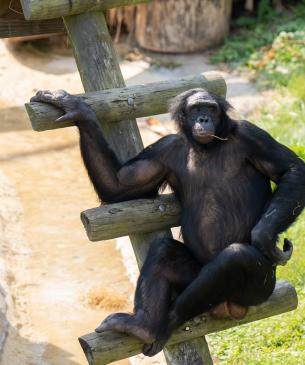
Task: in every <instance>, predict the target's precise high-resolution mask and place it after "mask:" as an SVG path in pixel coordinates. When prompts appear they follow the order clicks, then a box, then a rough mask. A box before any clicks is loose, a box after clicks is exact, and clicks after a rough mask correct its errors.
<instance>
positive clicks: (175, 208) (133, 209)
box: [81, 194, 181, 242]
mask: <svg viewBox="0 0 305 365" xmlns="http://www.w3.org/2000/svg"><path fill="white" fill-rule="evenodd" d="M180 214H181V207H180V204H179V202H178V201H177V200H176V199H175V197H174V195H173V194H164V195H161V196H160V197H158V198H156V199H138V200H133V201H128V202H123V203H116V204H109V205H102V206H101V207H99V208H93V209H88V210H86V211H84V212H82V213H81V220H82V222H83V224H84V227H85V229H86V232H87V235H88V238H89V240H90V241H94V242H96V241H103V240H109V239H113V238H118V237H123V236H127V235H129V234H136V233H143V232H154V231H157V230H160V229H169V228H171V227H178V226H180Z"/></svg>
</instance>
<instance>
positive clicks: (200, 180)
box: [178, 144, 249, 188]
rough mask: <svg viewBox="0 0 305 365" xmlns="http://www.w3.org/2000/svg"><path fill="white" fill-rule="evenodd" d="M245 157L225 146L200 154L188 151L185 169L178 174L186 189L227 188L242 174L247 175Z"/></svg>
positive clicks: (247, 165) (232, 148)
mask: <svg viewBox="0 0 305 365" xmlns="http://www.w3.org/2000/svg"><path fill="white" fill-rule="evenodd" d="M248 170H249V164H248V163H247V161H246V157H245V156H244V154H243V153H242V152H240V151H238V150H237V149H236V148H234V146H231V145H229V144H228V145H226V146H223V147H222V148H219V149H215V150H212V151H209V150H208V151H202V152H201V153H198V152H195V151H194V150H190V151H189V153H188V155H187V156H186V159H185V169H183V168H180V171H179V172H178V174H179V177H180V179H181V181H182V184H183V185H186V187H187V188H188V187H195V188H200V187H206V188H213V187H216V186H227V184H230V183H234V181H235V180H236V179H238V178H240V176H241V175H243V174H248Z"/></svg>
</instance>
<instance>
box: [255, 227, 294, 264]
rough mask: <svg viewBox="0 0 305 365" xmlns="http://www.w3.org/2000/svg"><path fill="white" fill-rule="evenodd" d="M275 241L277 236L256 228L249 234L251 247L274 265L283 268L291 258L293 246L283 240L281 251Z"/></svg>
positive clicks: (286, 240)
mask: <svg viewBox="0 0 305 365" xmlns="http://www.w3.org/2000/svg"><path fill="white" fill-rule="evenodd" d="M277 239H278V235H272V234H270V233H269V232H267V233H264V232H263V231H262V230H260V229H258V228H254V229H253V230H252V232H251V243H252V245H253V246H255V247H256V248H257V249H258V250H259V251H261V252H262V254H264V255H265V256H266V257H268V258H269V259H270V260H271V261H272V263H273V264H274V265H282V266H284V265H286V264H287V262H288V261H289V260H290V258H291V256H292V252H293V244H292V243H291V242H290V241H289V240H288V239H287V238H285V240H284V246H283V250H281V249H279V248H278V247H277V245H276V243H277Z"/></svg>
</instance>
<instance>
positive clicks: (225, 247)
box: [63, 89, 305, 356]
mask: <svg viewBox="0 0 305 365" xmlns="http://www.w3.org/2000/svg"><path fill="white" fill-rule="evenodd" d="M196 93H206V91H205V90H202V89H195V90H190V91H188V92H185V93H183V94H181V95H179V96H178V97H176V98H175V99H174V100H173V102H172V103H171V107H170V109H171V113H172V116H173V118H174V119H175V120H176V122H177V126H178V128H179V133H178V134H173V135H169V136H167V137H164V138H162V139H161V140H159V141H158V142H156V143H154V144H153V145H151V146H149V147H148V148H146V149H145V150H144V151H143V152H141V153H140V154H139V155H138V156H137V157H136V158H134V159H133V160H131V161H129V162H128V163H127V164H125V165H121V164H120V163H119V161H118V160H117V159H116V157H115V156H114V154H113V152H112V151H111V149H110V148H109V146H108V144H107V142H106V141H105V139H104V137H103V133H102V131H101V129H100V127H99V125H98V122H97V120H96V118H94V117H92V111H91V110H89V108H88V107H86V106H84V104H83V102H82V101H81V99H79V110H82V113H80V112H79V113H77V115H83V117H82V118H80V120H79V122H78V127H79V130H80V136H81V149H82V155H83V158H84V162H85V165H86V166H87V169H88V172H89V176H90V178H91V180H92V182H93V185H94V187H95V189H96V191H97V193H98V194H99V197H100V198H101V199H102V200H104V201H107V202H109V203H111V202H116V201H120V200H129V199H135V198H143V197H148V196H155V195H156V194H157V191H158V189H159V188H160V186H161V185H162V184H164V183H167V184H169V185H170V186H171V188H172V189H173V191H174V193H175V194H176V196H177V197H178V199H179V200H180V202H181V205H182V219H181V229H182V236H183V240H184V243H183V244H182V243H180V242H178V241H174V240H172V239H169V238H166V239H165V238H164V239H159V240H156V241H155V242H153V243H152V244H151V247H150V251H149V253H148V256H147V259H146V261H145V264H144V266H143V268H142V270H141V275H140V278H139V281H138V285H137V290H136V295H135V311H134V314H133V315H127V314H117V315H112V316H111V317H108V318H107V319H106V320H105V321H103V323H102V325H101V326H100V327H99V328H98V329H97V331H98V332H102V331H105V330H109V329H111V330H115V331H120V332H126V333H129V334H132V335H134V336H136V337H138V338H140V339H142V341H143V342H145V343H146V345H145V346H144V348H143V352H144V353H145V354H146V355H148V356H152V355H154V354H156V353H157V352H158V351H160V350H161V349H162V348H163V346H164V345H165V343H166V341H167V339H168V338H169V336H170V335H171V333H172V331H173V330H174V329H175V328H177V326H179V325H181V324H182V323H183V322H184V321H186V320H188V319H190V318H192V317H194V316H196V315H198V314H200V313H202V312H204V311H208V310H210V309H212V308H214V307H215V306H216V305H218V304H221V303H222V302H227V303H229V304H230V305H231V307H230V308H233V307H234V306H237V305H240V306H245V307H247V306H249V305H254V304H258V303H261V302H263V301H265V300H266V299H267V298H268V297H269V296H270V295H271V293H272V291H273V289H274V285H275V267H276V265H277V264H284V263H286V262H287V261H288V260H289V258H290V255H291V250H292V245H291V244H289V242H288V241H286V245H285V250H284V251H285V252H282V251H280V250H279V249H278V248H277V247H276V243H277V239H278V235H279V233H281V232H283V231H285V230H286V229H287V228H288V227H289V226H290V225H291V224H292V223H293V222H294V221H295V220H296V218H297V217H298V215H299V214H300V213H301V211H302V210H303V208H304V206H305V164H304V163H303V161H302V160H301V159H299V158H298V157H297V156H296V155H295V154H294V153H293V152H292V151H290V150H289V149H288V148H286V147H285V146H283V145H281V144H279V143H277V142H276V141H275V140H274V139H273V138H272V137H271V136H270V135H269V134H268V133H266V132H264V131H263V130H261V129H259V128H258V127H256V126H254V125H253V124H251V123H249V122H246V121H234V120H232V119H231V118H230V117H229V115H228V111H229V110H230V108H231V106H230V104H229V103H227V102H226V101H225V100H224V99H223V98H221V97H219V96H216V95H212V94H207V93H206V94H207V95H208V98H210V100H211V101H216V103H217V105H218V108H217V110H218V111H220V113H219V112H217V111H216V110H215V113H214V114H213V115H212V120H213V123H214V124H215V135H216V137H219V138H221V139H219V138H216V137H215V138H214V139H213V140H212V141H211V142H210V143H205V144H200V143H199V142H198V140H195V139H194V135H193V129H192V123H193V122H192V120H191V119H190V117H189V115H188V113H189V112H188V109H187V108H186V104H187V101H188V98H189V97H190V96H191V95H194V94H196ZM86 108H87V116H88V117H87V120H86V121H83V119H86V116H85V114H86V113H85V114H84V112H83V111H84V110H85V109H86ZM63 109H65V106H63ZM204 110H205V106H204V103H203V104H202V105H200V107H199V109H198V113H201V112H202V113H203V114H204V113H205V111H204ZM209 113H210V112H209ZM271 181H274V182H275V183H276V184H277V189H276V191H275V192H274V193H273V192H272V190H271V184H270V182H271ZM229 312H230V311H229ZM232 313H233V310H232V311H231V312H230V313H229V314H232Z"/></svg>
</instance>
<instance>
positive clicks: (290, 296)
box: [79, 281, 298, 365]
mask: <svg viewBox="0 0 305 365" xmlns="http://www.w3.org/2000/svg"><path fill="white" fill-rule="evenodd" d="M297 305H298V298H297V294H296V291H295V289H294V288H293V286H291V285H290V284H289V283H288V282H287V281H278V282H277V283H276V288H275V290H274V292H273V294H272V295H271V297H270V298H269V300H268V301H266V302H265V303H263V304H261V305H259V306H253V307H250V308H249V312H248V314H247V316H246V317H245V318H244V319H242V320H231V319H225V320H215V319H213V318H212V317H211V316H210V315H209V314H203V315H201V316H199V317H197V318H195V319H194V320H192V321H190V322H188V323H186V324H185V325H184V326H182V327H181V328H180V329H179V330H177V331H176V332H175V333H174V334H173V336H172V337H171V338H170V340H169V346H168V348H171V346H172V345H176V346H177V344H180V343H182V342H184V341H189V340H194V339H196V338H197V339H198V338H200V337H202V336H205V335H207V334H210V333H214V332H219V331H223V330H226V329H229V328H232V327H236V326H240V325H242V324H246V323H250V322H254V321H258V320H261V319H263V318H268V317H271V316H276V315H279V314H281V313H285V312H289V311H292V310H294V309H296V308H297ZM79 341H80V344H81V346H82V348H83V350H84V352H85V354H86V356H87V359H88V362H89V364H90V365H104V364H109V363H110V362H113V361H118V360H121V359H123V358H125V357H126V354H128V356H134V355H137V354H139V353H140V352H141V348H142V344H141V342H140V341H138V340H136V339H135V338H133V337H130V336H127V335H123V334H119V333H114V332H105V333H103V334H97V333H91V334H88V335H86V336H83V337H80V338H79ZM193 343H194V344H195V342H193ZM184 355H185V353H184V352H183V351H182V353H181V356H184ZM181 364H192V365H194V364H196V362H184V363H183V362H181Z"/></svg>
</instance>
